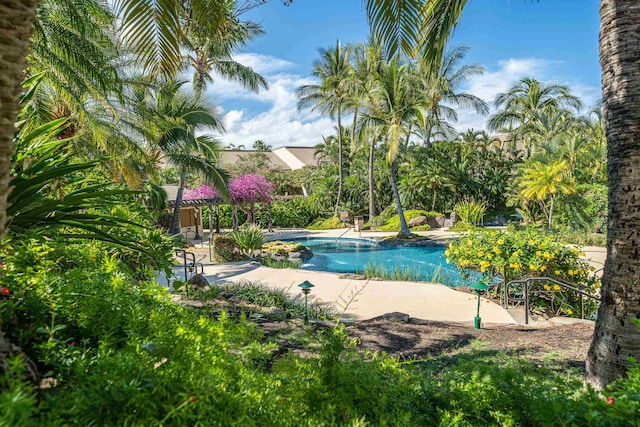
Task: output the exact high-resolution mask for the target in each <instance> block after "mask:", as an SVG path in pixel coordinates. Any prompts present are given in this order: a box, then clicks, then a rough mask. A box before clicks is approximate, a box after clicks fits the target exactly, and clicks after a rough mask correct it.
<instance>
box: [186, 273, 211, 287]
mask: <svg viewBox="0 0 640 427" xmlns="http://www.w3.org/2000/svg"><path fill="white" fill-rule="evenodd" d="M189 284H190V285H191V286H192V288H193V290H194V291H197V290H204V289H205V288H208V287H209V281H208V280H207V279H206V278H205V277H204V276H203V275H202V274H196V275H195V276H193V277H192V278H191V279H189Z"/></svg>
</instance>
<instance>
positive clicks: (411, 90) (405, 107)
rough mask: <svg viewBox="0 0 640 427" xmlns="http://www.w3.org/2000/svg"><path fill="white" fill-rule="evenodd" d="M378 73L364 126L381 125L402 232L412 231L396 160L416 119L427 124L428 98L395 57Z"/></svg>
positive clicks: (363, 122)
mask: <svg viewBox="0 0 640 427" xmlns="http://www.w3.org/2000/svg"><path fill="white" fill-rule="evenodd" d="M380 71H381V72H380V73H379V74H378V75H377V76H376V79H377V80H378V81H377V84H376V85H375V86H374V87H373V88H372V89H371V97H372V98H373V99H375V102H374V103H373V105H372V106H370V109H369V110H368V111H366V112H364V113H363V114H362V125H363V126H365V127H370V128H378V129H379V130H380V134H381V137H382V139H383V141H384V143H385V144H386V146H387V156H386V158H387V163H388V164H389V174H390V180H391V187H392V189H393V196H394V199H395V202H396V208H397V210H398V216H399V217H400V234H401V235H404V236H408V235H410V234H411V232H410V231H409V226H408V225H407V222H406V220H405V218H404V210H403V208H402V203H401V201H400V194H399V191H398V183H397V165H396V160H397V159H398V155H399V154H400V149H401V146H402V140H403V139H404V138H405V137H406V136H407V134H408V132H409V129H408V125H409V123H411V122H412V121H416V122H418V123H419V124H420V125H421V126H424V125H425V122H426V117H425V115H424V107H425V105H424V99H423V98H422V97H421V96H419V93H416V90H415V89H416V87H417V86H416V85H415V80H414V76H413V75H412V74H411V73H409V69H408V67H407V66H406V65H399V64H398V59H397V57H396V58H393V59H392V60H391V62H390V63H389V65H387V66H385V67H382V69H381V70H380Z"/></svg>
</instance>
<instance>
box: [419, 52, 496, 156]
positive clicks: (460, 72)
mask: <svg viewBox="0 0 640 427" xmlns="http://www.w3.org/2000/svg"><path fill="white" fill-rule="evenodd" d="M467 51H468V48H467V47H466V46H458V47H456V48H454V49H453V50H452V51H451V52H448V53H447V54H446V55H445V56H444V57H443V59H442V62H440V63H438V64H437V67H436V68H433V67H430V64H427V63H424V62H419V63H418V69H417V72H418V73H419V74H420V76H421V78H422V79H421V80H422V84H423V85H424V89H423V90H424V95H425V97H426V99H427V104H428V106H429V110H428V114H427V118H428V122H427V129H426V130H425V136H424V144H425V146H429V144H430V143H431V136H432V130H433V128H434V127H435V128H443V127H444V126H445V124H444V123H443V122H445V121H452V122H456V121H457V120H458V114H457V113H456V110H454V109H453V108H452V107H457V108H466V109H472V110H475V111H476V112H477V113H478V114H488V113H489V106H488V105H487V104H486V102H484V101H483V100H482V99H480V98H478V97H477V96H474V95H471V94H468V93H464V92H462V93H461V92H459V89H460V87H461V86H462V85H463V84H464V83H465V82H467V81H468V80H469V79H470V78H472V77H473V76H477V75H481V74H483V73H484V68H483V67H482V66H480V65H479V64H471V65H463V66H460V61H462V60H463V59H464V56H465V55H466V53H467ZM443 103H444V104H443Z"/></svg>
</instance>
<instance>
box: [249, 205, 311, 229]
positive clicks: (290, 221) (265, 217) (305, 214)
mask: <svg viewBox="0 0 640 427" xmlns="http://www.w3.org/2000/svg"><path fill="white" fill-rule="evenodd" d="M269 209H270V210H271V225H272V226H274V227H283V228H301V227H306V226H307V225H309V224H311V222H313V221H314V220H315V219H316V218H317V216H318V211H317V209H316V207H315V206H314V205H313V204H312V202H311V200H309V199H308V198H305V197H294V198H292V199H290V200H282V201H277V202H272V203H271V204H270V206H267V205H264V206H262V208H261V209H260V210H259V211H258V212H257V218H258V222H259V223H260V224H261V225H262V226H263V227H266V226H267V225H268V223H269Z"/></svg>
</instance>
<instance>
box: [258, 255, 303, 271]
mask: <svg viewBox="0 0 640 427" xmlns="http://www.w3.org/2000/svg"><path fill="white" fill-rule="evenodd" d="M260 262H261V263H262V265H264V266H265V267H271V268H300V260H290V259H288V258H285V259H276V258H272V257H270V256H265V257H261V258H260Z"/></svg>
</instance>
